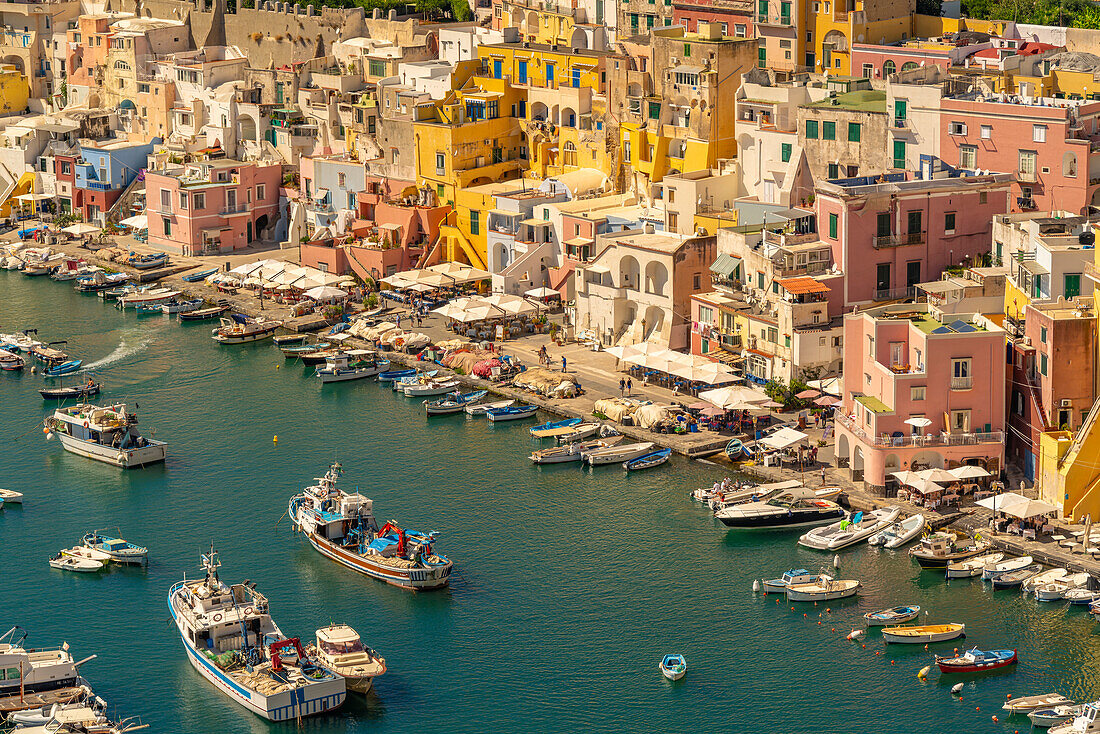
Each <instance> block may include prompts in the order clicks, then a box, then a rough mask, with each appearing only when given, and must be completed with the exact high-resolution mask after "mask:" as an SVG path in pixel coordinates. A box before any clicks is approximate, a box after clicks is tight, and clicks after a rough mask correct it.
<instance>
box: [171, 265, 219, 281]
mask: <svg viewBox="0 0 1100 734" xmlns="http://www.w3.org/2000/svg"><path fill="white" fill-rule="evenodd" d="M216 272H218V269H217V268H207V269H206V270H200V271H199V272H197V273H191V274H190V275H185V276H183V277H182V278H180V280H182V281H183V282H184V283H198V282H199V281H200V280H206V279H207V278H209V277H210V276H211V275H213V274H214V273H216Z"/></svg>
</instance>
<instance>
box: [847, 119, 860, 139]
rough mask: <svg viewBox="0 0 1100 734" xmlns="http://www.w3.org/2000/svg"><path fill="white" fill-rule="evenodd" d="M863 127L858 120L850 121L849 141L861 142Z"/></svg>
mask: <svg viewBox="0 0 1100 734" xmlns="http://www.w3.org/2000/svg"><path fill="white" fill-rule="evenodd" d="M861 127H862V126H861V125H860V124H859V123H858V122H849V123H848V142H849V143H858V142H859V134H860V132H861Z"/></svg>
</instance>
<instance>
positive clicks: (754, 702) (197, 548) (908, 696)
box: [0, 272, 1100, 734]
mask: <svg viewBox="0 0 1100 734" xmlns="http://www.w3.org/2000/svg"><path fill="white" fill-rule="evenodd" d="M26 327H38V328H39V329H40V332H41V336H42V337H43V338H49V339H54V338H57V339H60V338H67V339H68V340H69V345H68V348H69V351H70V352H72V353H73V354H74V356H77V357H80V358H83V359H85V360H86V361H88V362H92V363H95V362H100V363H101V366H100V367H99V368H98V374H99V375H100V377H102V379H103V380H104V382H105V384H106V393H105V395H104V398H103V400H110V401H123V400H124V401H126V402H128V403H130V404H131V405H133V404H135V403H136V404H138V405H140V409H139V410H138V411H137V412H138V414H139V416H140V418H141V422H142V426H143V429H144V430H145V431H147V432H149V431H150V430H151V429H154V428H155V429H156V436H157V437H158V438H161V439H164V440H166V441H168V442H169V443H170V445H169V461H168V462H167V464H166V465H164V466H161V467H156V468H150V469H145V470H137V471H130V472H123V471H121V470H118V469H114V468H112V467H109V466H106V465H103V464H98V463H95V462H91V461H88V460H85V459H81V458H79V457H76V456H73V455H71V454H67V453H65V452H64V451H62V449H61V447H60V445H58V443H57V442H46V441H45V440H44V437H43V435H42V433H41V420H42V417H43V415H44V414H45V412H46V411H47V409H48V406H47V405H45V404H44V403H43V402H42V401H41V400H40V399H39V396H38V394H37V392H35V389H36V388H37V387H40V386H41V384H42V382H43V380H42V378H41V377H39V376H37V375H30V374H29V373H28V374H23V375H18V374H9V373H3V374H0V415H3V416H4V418H5V422H4V430H3V432H2V439H0V441H2V444H3V445H2V447H0V486H8V487H11V488H14V489H19V490H21V491H24V492H25V493H26V495H27V498H26V500H25V502H26V504H25V506H24V507H23V508H22V509H18V508H11V507H10V506H9V509H7V510H6V511H4V512H0V540H2V541H3V547H4V549H5V556H6V558H5V560H6V563H5V564H4V570H3V577H2V578H3V584H2V585H0V627H3V628H4V629H7V628H8V627H9V626H11V625H12V624H20V625H22V626H24V627H26V628H27V629H29V630H30V632H31V637H30V638H29V640H28V644H35V645H39V646H47V645H54V644H59V643H60V642H61V641H62V640H67V641H68V642H69V644H70V645H71V646H72V648H73V651H74V653H75V654H76V655H77V656H78V657H83V656H85V655H89V654H93V653H95V654H98V655H99V658H98V659H97V660H94V661H92V662H91V663H89V664H88V665H87V666H86V667H85V668H84V673H85V675H86V676H87V677H88V679H89V680H90V681H91V682H92V683H93V685H94V686H95V688H96V689H97V692H99V693H100V694H101V695H102V696H104V697H105V698H106V699H107V700H108V701H109V702H110V703H111V705H112V706H113V707H115V708H116V709H117V710H118V712H119V713H120V714H122V715H140V716H141V717H142V719H143V721H144V722H145V723H148V724H151V725H152V726H151V730H152V731H158V732H186V733H190V732H196V733H199V732H201V733H206V732H255V733H262V732H267V731H274V730H286V728H287V727H286V726H284V725H278V726H276V725H269V724H267V723H266V722H264V721H262V720H261V719H259V718H258V717H256V716H254V715H252V714H250V713H248V712H247V711H245V710H243V709H241V708H239V707H237V706H236V705H235V704H233V703H231V702H230V701H229V700H228V699H227V698H225V697H223V696H222V695H221V694H220V693H218V692H217V691H216V690H215V689H214V688H213V687H212V686H211V685H210V684H208V683H207V682H206V681H205V680H203V679H202V678H200V677H199V675H198V674H197V673H195V672H194V671H193V670H192V669H191V668H190V666H189V665H188V664H187V662H186V660H185V658H184V654H183V651H182V648H181V645H180V642H179V640H178V637H177V635H176V633H175V630H174V627H173V626H172V625H171V624H170V622H169V615H168V610H167V607H166V605H165V596H166V593H167V591H168V588H169V586H171V584H172V583H174V582H175V581H177V580H179V579H180V578H182V577H183V575H184V574H188V576H189V577H193V576H194V575H197V574H198V573H199V570H198V565H197V564H198V557H199V553H200V552H202V550H203V549H204V548H205V547H207V546H208V545H209V544H210V542H211V541H214V542H215V543H216V544H217V547H218V549H219V551H220V552H221V558H222V563H223V567H222V578H223V579H225V580H226V581H230V582H235V581H241V580H244V579H251V580H252V581H254V582H256V583H257V585H258V588H259V590H260V591H262V592H263V593H264V594H266V595H267V596H268V597H269V598H270V599H271V607H272V613H273V616H274V618H275V619H276V621H277V622H278V624H279V625H280V626H281V627H282V629H283V630H284V632H286V633H288V634H291V635H300V636H302V637H303V638H308V639H312V636H313V630H314V629H316V628H317V627H320V626H323V625H325V624H328V623H329V622H333V621H336V622H346V623H348V624H351V625H352V626H354V627H355V628H356V629H357V630H359V632H360V633H361V634H362V635H363V637H364V639H365V641H366V642H367V643H368V644H370V645H372V646H373V647H375V648H376V649H377V650H379V651H380V652H381V653H382V654H383V655H385V657H386V659H387V663H388V665H389V669H390V672H389V673H388V674H387V675H386V676H384V677H383V678H381V679H379V680H378V682H377V695H376V696H372V697H371V698H370V699H368V700H366V701H365V702H364V701H363V700H362V699H357V698H349V703H348V705H346V706H345V708H344V709H343V710H342V711H341V712H340V713H339V714H337V715H334V716H331V717H325V718H319V719H312V720H309V721H307V723H306V724H305V725H304V727H303V728H304V729H306V730H308V731H315V732H348V733H352V732H396V731H408V730H409V728H410V727H417V728H427V729H430V730H433V731H439V732H478V733H479V734H480V733H481V732H484V731H519V730H528V731H537V732H543V731H546V732H549V731H555V732H556V731H574V730H578V729H581V728H582V727H583V728H585V729H586V730H589V731H597V732H622V731H654V730H658V729H664V730H668V731H686V730H688V729H691V730H693V731H701V732H710V731H716V732H717V731H723V732H730V731H734V732H764V731H781V732H785V733H788V732H789V733H801V732H807V733H810V732H814V733H817V732H841V731H844V732H856V731H858V732H914V731H923V732H941V731H942V732H946V731H967V732H969V731H994V732H998V731H1009V732H1011V731H1014V730H1017V729H1019V730H1021V731H1023V730H1027V728H1028V722H1027V720H1026V719H1022V718H1015V719H1009V720H1004V718H1003V717H1002V721H1001V723H999V724H994V723H992V722H991V720H990V717H991V715H993V714H995V713H996V714H998V715H999V714H1001V713H1003V712H1001V711H999V710H998V708H999V704H1000V702H1002V701H1003V700H1004V697H1005V695H1006V694H1007V693H1012V694H1015V695H1024V694H1034V693H1041V692H1047V691H1051V690H1057V691H1059V692H1062V693H1064V694H1066V695H1070V696H1072V697H1075V698H1076V699H1078V700H1087V699H1090V698H1095V697H1097V696H1100V671H1098V667H1100V655H1098V654H1097V653H1098V652H1100V642H1098V641H1097V639H1096V637H1095V632H1094V630H1095V625H1094V623H1093V621H1092V619H1091V618H1090V617H1089V616H1088V615H1087V614H1085V613H1083V612H1082V611H1081V610H1080V609H1079V608H1073V609H1067V608H1066V607H1064V606H1063V605H1061V604H1054V605H1039V604H1037V603H1035V602H1033V601H1031V600H1027V599H1023V598H1021V597H1020V595H1019V594H1018V593H1013V592H997V593H993V592H992V591H991V590H990V589H989V587H988V586H983V585H982V583H981V582H980V581H965V582H952V583H951V584H950V585H948V584H947V583H945V581H944V580H943V578H942V577H937V576H935V575H934V574H929V573H924V574H921V573H920V572H919V571H918V569H917V567H916V566H915V565H914V564H911V563H910V562H909V560H908V558H907V557H905V556H904V555H903V554H897V553H895V552H891V551H879V550H876V549H872V548H868V547H863V548H858V549H856V550H853V551H848V552H846V553H845V554H844V555H843V557H842V558H843V564H842V569H841V574H840V576H841V577H844V578H860V579H862V580H863V583H864V588H863V590H862V592H861V596H860V598H859V600H858V601H841V602H836V603H832V604H830V605H828V606H829V608H830V609H831V611H830V612H828V613H826V612H825V606H826V605H822V606H821V607H817V608H815V607H814V606H812V605H797V610H796V611H793V612H792V611H791V610H790V608H789V606H788V605H784V604H782V603H780V604H777V603H776V601H775V597H768V598H764V597H763V596H758V595H754V594H753V593H752V588H751V587H752V580H753V579H754V578H760V577H765V576H767V577H771V576H774V575H778V574H779V573H781V572H782V571H783V570H785V569H787V568H789V567H791V566H806V567H809V568H818V567H821V566H823V565H824V564H827V563H828V562H829V557H828V556H825V555H822V554H818V553H815V552H813V551H810V550H807V549H803V548H799V547H797V546H796V545H795V543H794V540H795V537H794V536H793V535H789V534H738V533H728V532H725V531H724V530H722V529H720V528H719V527H716V526H715V524H714V522H713V521H712V519H711V518H710V516H709V513H708V512H706V511H705V510H704V509H703V508H702V507H701V506H700V505H698V504H696V503H693V502H692V501H691V500H690V499H689V498H688V496H687V495H688V491H689V490H690V489H692V488H694V487H696V486H702V485H704V484H707V485H709V484H710V483H712V482H713V481H714V478H715V476H718V471H719V470H717V469H716V468H714V467H710V466H707V465H704V464H701V463H697V462H695V463H690V462H686V461H683V460H679V459H678V460H676V461H674V462H671V463H670V464H666V465H665V466H664V467H661V468H659V469H656V470H653V471H650V472H645V473H641V474H639V475H636V476H630V477H627V476H626V475H625V474H624V473H623V472H622V471H621V470H619V468H618V467H615V468H611V467H603V468H600V469H597V470H594V471H583V470H581V469H579V468H577V467H575V466H564V467H562V466H558V467H548V468H541V469H540V468H537V467H534V466H532V465H531V464H530V463H529V462H528V461H527V459H526V458H525V456H526V454H527V453H528V452H529V451H530V449H531V448H532V445H533V442H532V439H531V438H530V437H529V436H528V435H527V433H526V430H525V429H524V427H523V426H522V425H516V424H513V425H507V424H504V425H501V426H492V425H489V424H488V423H486V422H485V421H484V420H479V421H475V420H473V419H468V418H466V416H465V415H459V416H449V417H442V418H434V419H432V420H431V421H430V422H429V421H428V420H427V419H426V418H425V417H424V415H423V409H422V408H421V406H420V403H419V401H415V400H409V399H405V398H403V397H399V396H397V395H395V394H394V393H392V392H391V391H390V390H388V389H381V388H380V387H379V386H378V385H377V384H374V383H368V382H363V383H350V384H344V385H330V386H327V387H325V388H324V389H322V387H321V386H320V385H318V384H317V382H318V381H317V380H315V379H310V378H307V377H306V372H305V369H304V368H302V367H300V366H294V365H290V364H288V363H286V362H285V360H284V359H283V358H282V356H281V355H280V354H279V352H278V351H277V350H275V349H274V348H273V347H272V346H271V345H270V344H267V345H253V346H244V347H220V346H218V345H216V344H214V343H213V342H212V341H211V340H210V338H209V328H210V325H209V324H205V325H204V324H198V325H180V324H178V323H176V322H175V321H168V320H166V319H163V318H162V317H159V316H158V317H142V318H140V319H139V318H137V317H135V316H134V315H133V314H132V313H126V314H123V313H120V312H118V311H117V310H115V309H113V308H110V307H106V306H104V305H103V304H102V303H101V302H100V300H99V299H98V298H95V297H90V296H82V295H79V294H77V293H75V291H73V290H72V289H71V288H70V287H68V286H66V285H63V284H57V283H52V282H49V281H44V280H41V279H33V280H32V279H29V278H26V277H23V276H21V275H18V274H13V273H8V272H0V332H7V331H16V330H18V329H21V328H26ZM274 435H278V437H279V440H278V443H277V444H275V443H274V442H273V441H272V437H273V436H274ZM333 459H338V460H339V461H341V462H342V463H343V465H344V467H345V470H346V473H345V477H344V482H343V485H344V486H345V487H346V488H351V487H355V486H356V485H357V486H358V487H359V488H360V490H361V491H363V492H364V493H365V494H367V495H368V496H370V497H372V498H373V499H374V501H375V511H376V513H377V515H378V517H379V519H380V520H386V519H391V518H392V519H395V520H397V521H398V522H401V523H403V524H405V525H407V526H411V527H416V528H420V529H423V530H438V531H440V532H441V533H442V539H441V541H440V543H439V545H438V547H439V550H440V551H441V552H443V553H445V554H447V555H449V556H450V557H451V558H452V559H454V561H455V563H456V565H457V572H456V575H455V576H454V577H453V584H452V588H451V589H450V590H449V591H445V592H442V593H430V594H422V595H413V594H410V593H408V592H404V591H401V590H398V589H394V588H391V587H388V586H385V585H382V584H380V583H378V582H375V581H372V580H370V579H367V578H364V577H361V576H359V575H357V574H355V573H353V572H351V571H349V570H346V569H343V568H341V567H339V566H337V565H335V564H334V563H332V562H330V561H328V560H326V559H324V558H322V557H321V556H320V555H318V554H317V553H316V552H314V551H313V550H312V549H311V548H309V546H308V545H307V544H306V543H305V541H304V540H303V539H301V538H300V537H296V536H295V535H294V534H293V533H292V532H291V528H290V524H289V522H288V521H287V519H286V518H283V517H281V516H282V515H283V513H284V511H285V509H286V504H287V499H288V498H289V497H290V496H291V495H292V494H294V493H295V492H297V491H298V490H299V489H300V488H301V487H302V486H303V485H305V484H307V483H309V481H310V479H311V478H312V477H315V476H319V475H320V474H321V473H322V472H323V471H324V469H325V468H326V466H327V465H328V463H330V462H331V461H332V460H333ZM106 526H112V527H113V526H119V527H121V529H122V531H123V533H124V535H125V537H126V538H127V539H129V540H131V541H134V542H138V543H141V544H144V545H147V546H148V547H149V548H150V555H151V562H150V565H149V567H148V569H144V570H139V569H114V570H111V571H109V572H107V573H104V574H102V575H101V576H86V575H79V574H65V573H63V572H60V571H55V570H52V569H50V568H49V567H48V566H47V564H46V559H47V557H48V556H49V555H51V554H52V553H54V552H56V551H57V550H58V549H59V548H62V547H66V546H68V545H71V544H73V543H74V542H76V541H77V539H78V538H79V537H80V536H81V535H82V534H83V533H85V532H87V531H88V530H91V529H93V528H97V527H106ZM903 603H906V604H909V603H916V604H920V605H921V606H922V607H924V608H926V609H929V610H931V612H932V614H931V616H930V617H929V620H930V621H940V622H947V621H960V622H965V623H966V624H967V628H968V631H969V635H968V640H967V642H968V643H973V644H976V645H979V646H987V647H1017V648H1018V649H1019V653H1020V658H1021V663H1020V665H1019V666H1018V667H1017V669H1016V670H1013V671H1010V672H1005V673H999V674H988V675H986V676H985V677H983V678H979V679H977V680H976V682H975V683H973V684H968V687H967V689H966V691H965V692H964V694H963V700H962V701H958V700H954V699H952V697H951V696H950V695H949V689H950V687H951V685H952V684H954V683H955V682H957V681H958V680H959V679H941V678H940V676H939V674H938V673H932V674H931V676H930V679H929V681H928V682H923V683H922V682H920V681H918V680H917V678H916V673H917V671H918V670H919V669H920V668H921V667H923V666H924V665H926V664H928V663H930V662H931V653H930V652H926V651H924V650H923V649H921V648H919V647H918V648H916V649H908V648H904V647H898V646H894V647H892V648H890V649H888V650H887V651H886V653H885V654H883V655H876V653H881V652H883V650H884V646H883V645H882V643H881V640H880V638H879V637H878V634H877V633H876V632H872V633H870V635H869V639H868V640H867V641H866V648H864V647H863V645H862V644H859V643H851V642H848V641H846V640H845V639H844V634H846V633H847V632H848V631H850V630H851V629H852V628H853V627H854V626H858V621H859V617H860V615H861V614H862V613H864V612H866V611H869V610H872V609H877V608H882V607H885V606H893V605H896V604H903ZM804 614H806V616H805V617H804V616H803V615H804ZM819 615H821V617H820V619H819ZM818 621H822V624H820V625H818V624H817V622H818ZM833 629H835V630H836V631H835V632H833V631H832V630H833ZM0 631H2V630H0ZM940 647H941V650H943V651H946V650H949V649H950V647H951V645H947V646H940ZM666 652H682V653H683V654H684V655H685V656H686V657H687V660H688V665H689V671H688V675H687V677H686V679H685V680H683V681H681V682H680V683H678V684H668V683H666V682H665V681H664V680H663V679H662V678H661V677H660V675H659V673H658V671H657V663H658V661H659V660H660V658H661V656H662V655H663V654H664V653H666ZM976 707H980V708H981V711H980V712H979V711H976V710H975V708H976Z"/></svg>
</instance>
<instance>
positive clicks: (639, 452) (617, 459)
mask: <svg viewBox="0 0 1100 734" xmlns="http://www.w3.org/2000/svg"><path fill="white" fill-rule="evenodd" d="M653 446H654V443H653V442H652V441H641V442H639V443H627V444H618V445H616V446H608V447H606V448H600V449H592V450H591V451H585V452H583V453H582V454H581V461H583V462H584V463H585V464H588V465H589V466H602V465H604V464H620V463H622V462H624V461H630V460H631V459H637V458H639V457H641V456H645V455H646V454H648V453H650V452H651V451H653Z"/></svg>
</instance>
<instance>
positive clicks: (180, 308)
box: [160, 298, 203, 315]
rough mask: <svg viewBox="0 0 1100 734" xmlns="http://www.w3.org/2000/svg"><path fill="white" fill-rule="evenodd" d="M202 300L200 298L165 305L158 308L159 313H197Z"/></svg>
mask: <svg viewBox="0 0 1100 734" xmlns="http://www.w3.org/2000/svg"><path fill="white" fill-rule="evenodd" d="M202 304H203V300H202V299H201V298H192V299H190V300H185V301H176V302H174V303H166V304H164V305H163V306H161V307H160V311H161V313H166V314H169V315H171V314H174V313H187V312H188V311H198V310H199V309H200V308H202Z"/></svg>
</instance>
